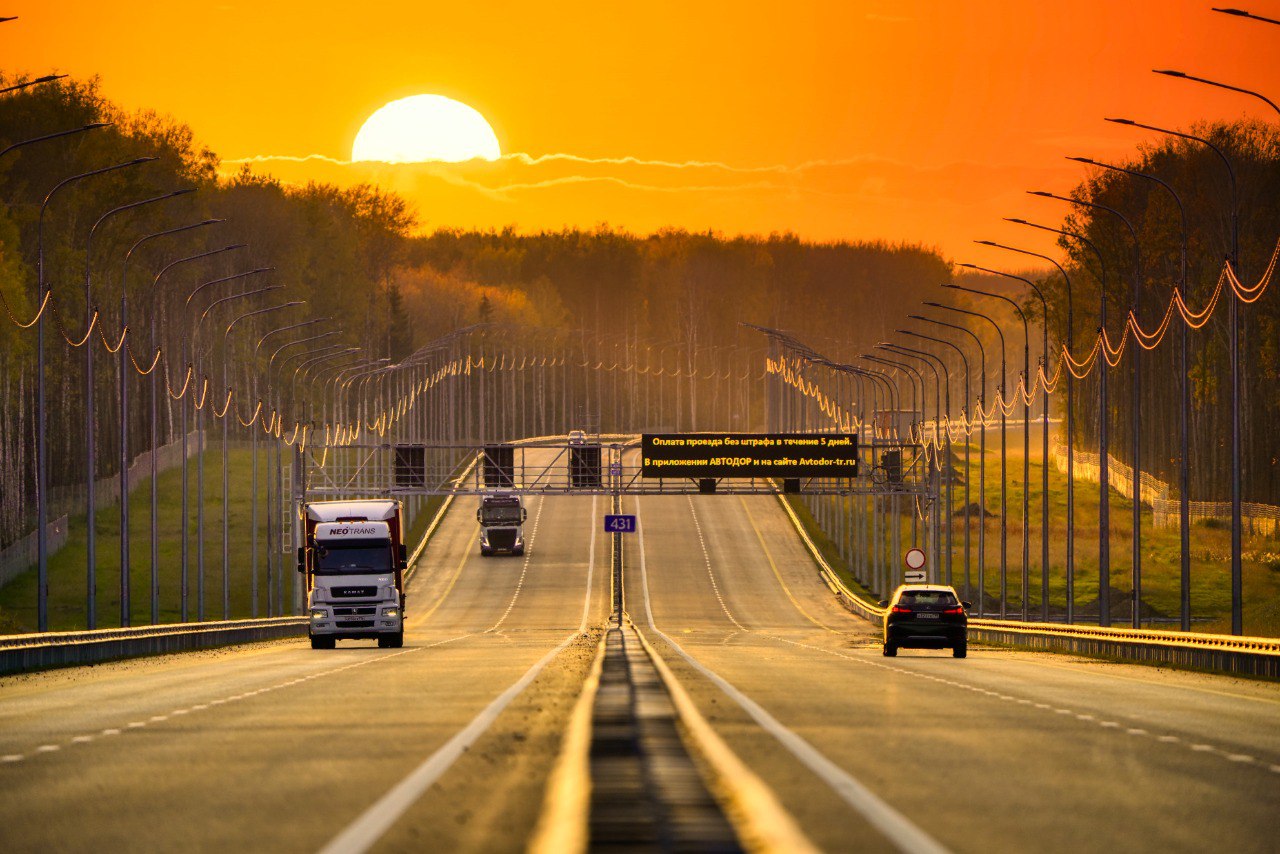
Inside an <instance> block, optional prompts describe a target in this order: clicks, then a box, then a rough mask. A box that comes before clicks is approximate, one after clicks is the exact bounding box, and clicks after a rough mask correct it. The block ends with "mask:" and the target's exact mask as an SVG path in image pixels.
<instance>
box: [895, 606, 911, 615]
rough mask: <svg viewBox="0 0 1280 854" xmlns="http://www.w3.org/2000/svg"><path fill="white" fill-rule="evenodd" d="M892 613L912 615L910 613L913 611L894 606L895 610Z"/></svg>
mask: <svg viewBox="0 0 1280 854" xmlns="http://www.w3.org/2000/svg"><path fill="white" fill-rule="evenodd" d="M890 613H893V614H910V613H911V609H910V608H904V607H902V606H901V605H894V606H893V610H892V611H891V612H890Z"/></svg>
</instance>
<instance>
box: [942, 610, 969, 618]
mask: <svg viewBox="0 0 1280 854" xmlns="http://www.w3.org/2000/svg"><path fill="white" fill-rule="evenodd" d="M942 613H944V614H954V615H956V616H960V615H961V614H963V613H964V608H947V609H946V610H945V611H943V612H942Z"/></svg>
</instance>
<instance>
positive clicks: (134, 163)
mask: <svg viewBox="0 0 1280 854" xmlns="http://www.w3.org/2000/svg"><path fill="white" fill-rule="evenodd" d="M159 159H160V158H159V157H135V158H134V159H132V160H130V161H129V163H128V164H127V165H129V166H138V165H140V164H142V163H150V162H152V161H153V160H159Z"/></svg>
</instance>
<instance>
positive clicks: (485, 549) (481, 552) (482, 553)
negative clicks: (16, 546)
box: [480, 546, 493, 557]
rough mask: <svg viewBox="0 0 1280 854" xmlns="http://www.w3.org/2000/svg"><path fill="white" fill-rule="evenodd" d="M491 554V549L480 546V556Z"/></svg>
mask: <svg viewBox="0 0 1280 854" xmlns="http://www.w3.org/2000/svg"><path fill="white" fill-rule="evenodd" d="M492 554H493V549H487V548H485V547H484V546H481V547H480V557H490V556H491V555H492Z"/></svg>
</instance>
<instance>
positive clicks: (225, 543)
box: [222, 300, 305, 619]
mask: <svg viewBox="0 0 1280 854" xmlns="http://www.w3.org/2000/svg"><path fill="white" fill-rule="evenodd" d="M299 305H305V303H304V302H302V301H301V300H294V301H293V302H286V303H281V304H279V305H273V306H268V307H266V308H259V309H256V310H254V311H247V312H245V313H244V314H241V315H238V316H237V317H235V318H234V319H233V320H232V321H231V322H230V323H228V324H227V326H226V328H225V329H224V330H223V331H222V387H223V389H224V390H229V386H228V383H227V362H228V361H230V359H229V358H228V352H227V351H228V347H229V346H230V336H231V330H232V328H234V327H235V325H236V324H237V323H239V322H240V321H242V320H245V319H247V318H250V317H256V316H258V315H260V314H268V313H270V312H273V311H280V310H282V309H286V308H293V307H294V306H299ZM255 397H256V395H255ZM237 411H238V410H237ZM257 414H259V415H260V414H261V413H257ZM230 415H231V413H230V412H228V413H226V414H225V415H224V416H223V418H222V580H223V588H222V610H223V614H224V619H229V614H230V606H231V603H230V597H231V590H230V583H229V581H228V579H229V578H230V571H229V565H228V555H229V552H230V551H231V543H230V536H229V530H230V528H229V525H228V506H229V505H228V501H227V497H228V495H229V494H230V484H229V482H228V481H229V477H228V466H227V431H228V428H229V426H230V425H229V424H228V422H229V421H230V420H231V419H230ZM237 417H238V416H237ZM254 417H255V418H256V415H255V416H254ZM249 431H250V433H251V434H252V436H253V455H252V466H251V467H252V470H253V473H252V475H251V477H250V487H249V495H250V499H249V500H250V508H251V509H250V512H249V518H250V519H251V520H252V521H251V523H250V526H249V527H250V530H251V532H252V533H251V535H250V549H249V550H250V553H251V554H252V558H251V559H250V567H251V569H250V575H249V579H250V580H249V591H250V593H249V599H250V616H252V617H254V618H255V619H256V618H257V616H258V453H257V451H258V444H257V440H258V431H257V430H256V429H254V424H253V422H250V424H249Z"/></svg>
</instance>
